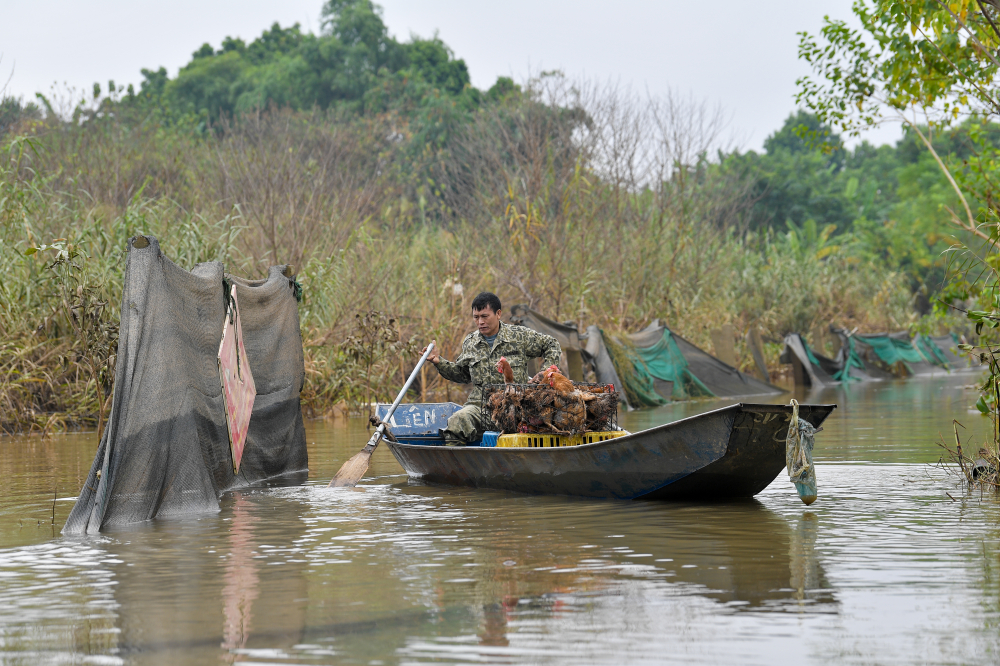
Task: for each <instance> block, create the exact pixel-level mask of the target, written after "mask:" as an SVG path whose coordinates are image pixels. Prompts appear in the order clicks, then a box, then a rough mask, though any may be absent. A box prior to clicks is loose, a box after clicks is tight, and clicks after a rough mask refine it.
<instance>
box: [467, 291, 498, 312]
mask: <svg viewBox="0 0 1000 666" xmlns="http://www.w3.org/2000/svg"><path fill="white" fill-rule="evenodd" d="M487 306H489V308H490V309H492V310H493V312H500V308H501V305H500V299H499V298H498V297H497V295H496V294H494V293H493V292H491V291H483V292H480V294H479V295H478V296H476V297H475V298H473V299H472V311H473V312H475V311H476V310H485V309H486V308H487Z"/></svg>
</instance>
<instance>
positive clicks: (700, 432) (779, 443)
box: [386, 403, 836, 500]
mask: <svg viewBox="0 0 1000 666" xmlns="http://www.w3.org/2000/svg"><path fill="white" fill-rule="evenodd" d="M457 408H458V405H454V404H453V403H443V404H442V403H438V404H421V405H401V406H400V407H399V408H398V409H397V411H396V414H395V415H394V416H393V418H392V420H391V421H390V429H391V431H392V432H393V433H394V434H395V436H396V437H397V439H398V440H399V441H395V442H392V441H386V445H387V446H388V447H389V450H390V451H392V454H393V455H394V456H395V457H396V460H398V461H399V464H400V465H402V466H403V469H405V470H406V473H407V474H408V475H409V476H410V477H411V478H414V479H420V480H423V481H426V482H430V483H441V484H449V485H460V486H473V487H476V488H495V489H498V490H512V491H516V492H521V493H531V494H555V495H578V496H582V497H601V498H614V499H650V500H689V499H700V500H704V499H710V500H717V499H734V498H740V497H753V496H754V495H756V494H757V493H759V492H760V491H762V490H764V488H766V487H767V486H768V484H770V483H771V481H773V480H774V479H775V477H777V476H778V474H779V473H781V471H782V470H783V469H784V468H785V436H786V435H787V433H788V423H789V420H790V419H791V414H792V408H791V406H790V405H755V404H745V403H740V404H736V405H732V406H730V407H723V408H722V409H716V410H713V411H709V412H705V413H704V414H698V415H697V416H691V417H689V418H685V419H681V420H679V421H675V422H673V423H668V424H666V425H662V426H658V427H656V428H650V429H649V430H643V431H641V432H637V433H633V434H630V435H626V436H624V437H618V438H615V439H611V440H607V441H604V442H595V443H593V444H583V445H580V446H567V447H561V448H489V447H483V446H467V447H446V446H439V445H435V444H439V443H440V442H441V440H439V439H438V429H439V428H443V427H444V426H445V423H446V422H447V418H448V416H450V414H451V412H453V411H454V409H457ZM834 409H836V405H800V406H799V416H800V418H803V419H805V420H806V421H808V422H809V423H811V424H813V426H815V427H817V428H818V427H819V426H820V425H821V424H822V423H823V421H824V420H826V417H827V416H829V415H830V413H831V412H832V411H833V410H834Z"/></svg>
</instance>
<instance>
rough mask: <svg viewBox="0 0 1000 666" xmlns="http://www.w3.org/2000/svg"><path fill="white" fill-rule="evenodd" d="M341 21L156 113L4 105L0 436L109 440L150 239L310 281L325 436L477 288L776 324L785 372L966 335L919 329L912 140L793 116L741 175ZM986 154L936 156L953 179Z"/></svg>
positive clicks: (386, 387) (701, 113)
mask: <svg viewBox="0 0 1000 666" xmlns="http://www.w3.org/2000/svg"><path fill="white" fill-rule="evenodd" d="M323 16H324V28H323V32H322V33H321V34H320V35H311V34H306V33H302V32H301V31H300V30H299V28H298V27H297V26H293V27H291V28H281V27H280V26H277V25H276V26H274V27H272V28H271V29H269V30H267V31H265V32H264V33H263V34H262V35H261V37H260V38H258V39H256V40H253V41H251V42H250V43H249V44H247V43H245V42H243V41H241V40H240V39H237V38H229V39H227V40H225V41H224V42H223V43H222V44H221V45H220V46H219V47H218V48H215V47H213V46H211V45H205V46H203V47H201V48H200V49H199V50H197V51H196V52H195V53H194V55H193V57H192V60H191V62H190V63H189V64H188V65H186V66H185V67H184V68H182V69H181V71H180V73H179V74H178V75H177V76H176V77H174V78H170V77H169V76H168V75H167V72H166V71H165V70H162V69H159V70H143V76H144V82H143V83H142V84H141V86H140V88H139V90H135V89H134V88H133V87H128V88H123V87H122V86H119V85H116V84H115V83H114V82H108V84H107V85H98V84H95V86H94V89H93V91H89V92H88V93H87V95H86V96H79V95H74V94H73V93H71V92H70V93H67V94H66V95H65V96H62V97H60V96H58V95H49V96H40V97H39V98H38V100H36V101H34V102H30V103H29V102H26V101H25V100H16V99H11V98H6V99H4V100H3V101H2V102H0V133H2V139H3V145H4V152H3V154H2V161H0V229H2V234H3V236H2V242H0V299H2V301H0V414H2V417H0V421H2V423H0V427H2V428H3V429H4V430H7V431H12V430H25V429H27V430H31V429H42V430H52V429H58V428H65V427H95V426H97V424H98V421H99V419H100V414H101V411H102V410H101V406H102V405H103V404H105V403H106V402H107V396H108V395H109V393H110V389H111V386H110V384H109V381H110V378H111V377H112V376H113V373H112V371H111V368H112V366H113V351H114V341H115V336H116V331H115V329H114V324H115V322H117V319H118V311H117V309H118V303H119V299H120V288H121V281H122V273H123V268H124V262H125V259H124V256H123V253H122V251H123V249H124V247H125V240H126V239H127V238H128V237H129V236H132V235H135V234H138V233H143V234H151V235H154V236H156V237H157V238H159V239H160V243H161V247H162V248H163V249H164V252H165V253H166V254H167V255H168V256H169V257H170V258H171V259H172V260H173V261H174V262H175V263H177V264H179V265H180V266H182V267H184V268H186V269H190V268H191V267H192V266H193V265H194V264H195V263H197V262H200V261H223V262H224V263H225V265H226V267H227V270H228V271H230V272H232V273H235V274H237V275H242V276H248V277H253V276H260V275H263V274H264V272H265V271H266V268H267V266H268V265H270V264H275V263H291V264H293V265H294V266H295V267H296V271H297V273H298V279H299V282H300V283H301V284H302V286H303V289H304V300H303V302H302V305H301V306H300V307H301V323H302V331H303V341H304V343H305V348H306V373H307V381H306V387H305V390H304V392H303V399H304V405H305V408H306V410H307V412H309V413H310V414H313V415H325V414H331V413H334V412H337V411H343V410H345V409H351V408H352V406H357V405H359V404H363V403H364V402H365V401H367V398H366V397H365V396H366V395H369V392H370V393H371V394H372V395H374V396H376V397H378V398H379V399H385V398H387V397H389V396H390V394H391V393H392V392H393V387H396V386H398V385H399V384H400V383H401V377H402V376H403V375H404V374H405V372H406V370H407V367H408V365H407V364H411V363H412V359H409V358H407V357H405V356H404V355H403V354H401V353H399V351H400V350H402V349H404V348H408V345H407V344H405V343H408V342H410V341H412V342H413V344H414V345H418V346H423V343H424V342H426V341H428V340H430V339H431V338H436V339H437V340H438V341H439V343H440V344H442V346H443V349H444V352H445V355H446V356H449V357H453V356H454V355H455V353H456V351H457V349H458V347H459V344H460V341H461V339H462V337H463V335H464V334H465V333H466V332H468V331H469V330H470V329H471V326H470V319H469V316H468V307H469V302H470V301H471V298H472V297H474V296H475V294H476V293H478V292H479V291H480V290H483V289H489V290H493V291H496V292H497V293H498V294H499V295H500V296H501V298H502V300H503V302H504V303H505V305H506V306H508V307H509V306H510V305H513V304H515V303H526V304H528V305H530V306H531V307H534V308H536V309H538V310H539V311H541V312H543V313H545V314H546V315H548V316H550V317H551V318H553V319H556V320H559V321H574V322H576V323H578V324H579V325H581V326H586V325H588V324H591V323H596V324H598V325H600V326H601V327H602V328H604V329H606V330H610V331H631V330H636V329H637V328H639V327H642V326H644V325H646V324H648V323H649V322H650V321H651V320H652V319H655V318H662V319H664V320H665V321H666V322H667V323H668V324H669V325H670V327H671V328H672V329H674V330H676V331H677V332H678V333H680V334H681V335H683V336H685V337H687V338H689V339H691V340H692V341H693V342H695V343H696V344H699V345H702V346H704V347H706V348H709V349H711V343H710V339H709V331H710V330H711V329H714V328H718V327H719V326H721V325H722V324H727V323H729V324H733V325H734V326H736V327H737V328H738V329H740V330H746V329H747V328H749V327H751V326H754V327H758V328H759V329H760V330H761V331H762V333H763V335H764V338H765V340H768V341H769V342H770V345H769V346H768V353H769V354H770V356H771V359H770V360H771V362H772V364H774V361H775V359H776V356H777V352H778V349H779V347H780V344H779V343H780V340H781V338H782V336H783V335H784V334H785V333H787V332H789V331H802V332H809V331H814V330H821V329H823V328H825V327H826V326H827V325H828V324H830V323H836V324H838V325H841V326H846V327H848V328H854V327H858V328H859V329H860V330H864V331H881V330H887V329H888V330H898V329H900V328H906V327H908V326H916V325H919V326H924V327H933V326H938V325H940V326H945V325H948V324H947V323H942V322H941V321H940V320H939V319H934V318H933V317H932V318H931V319H928V315H929V313H931V311H932V309H933V304H934V303H935V302H936V299H937V296H938V295H939V294H940V293H941V289H942V284H943V279H944V277H945V275H946V271H947V265H946V261H945V259H944V258H943V257H942V255H941V252H942V251H943V250H945V249H947V248H948V247H949V245H950V243H952V242H954V241H952V240H950V236H951V235H952V233H953V230H952V229H951V227H950V226H949V219H948V215H947V212H946V211H948V210H949V209H950V207H951V208H953V207H954V206H955V205H956V199H955V193H954V191H953V190H952V189H950V188H949V186H948V182H947V180H946V179H945V178H944V177H943V176H942V174H941V172H940V170H939V169H938V168H937V164H936V163H935V162H934V161H933V159H929V158H928V156H927V154H926V152H922V151H920V150H919V149H918V148H919V145H920V144H919V143H918V142H919V141H920V139H919V137H918V135H917V131H916V130H914V131H912V132H909V133H907V134H906V136H905V137H904V138H903V140H902V141H900V142H899V144H898V145H896V146H882V147H877V148H876V147H873V146H871V145H869V144H865V143H862V144H860V145H858V146H857V147H855V148H853V149H848V148H845V147H844V146H843V145H842V144H841V143H840V141H839V137H838V136H837V135H835V134H833V133H832V131H831V129H830V126H829V125H824V124H822V123H821V122H820V120H818V119H817V117H816V116H815V115H809V114H798V115H795V116H792V117H791V118H789V120H788V121H787V122H786V124H785V126H784V127H782V128H781V129H780V130H778V131H776V132H775V133H774V134H773V135H772V136H771V137H769V138H768V140H767V142H766V143H765V150H764V151H763V152H762V153H759V154H758V153H755V152H742V151H738V150H735V149H734V148H733V147H731V146H730V145H729V144H728V143H727V139H726V136H727V134H726V132H727V122H726V121H727V118H726V116H725V115H724V113H722V112H721V111H720V110H717V109H713V108H711V107H709V106H707V105H705V104H703V103H701V102H700V101H698V100H692V99H688V98H684V97H680V96H667V97H665V98H651V97H648V96H643V95H637V94H635V93H634V92H632V91H630V90H627V89H623V88H621V87H618V86H615V85H601V84H595V83H593V82H586V81H571V80H568V79H566V78H565V77H564V76H562V75H560V74H559V73H557V72H547V73H541V74H538V75H537V76H534V77H531V78H529V79H527V80H525V81H522V82H520V83H515V82H514V81H512V80H510V79H507V78H500V79H498V80H497V82H496V83H495V84H494V85H493V86H491V87H490V88H489V89H487V90H478V89H476V88H474V87H473V86H471V85H470V83H469V77H468V71H467V68H466V66H465V63H464V62H463V61H462V60H460V59H457V58H456V57H455V56H454V54H452V53H451V51H450V50H449V49H448V48H447V46H446V45H445V44H443V43H442V42H441V41H440V40H438V39H430V40H421V39H416V38H414V39H412V40H410V41H408V42H400V41H398V40H396V39H394V38H392V37H391V36H390V35H388V33H387V31H386V29H385V25H384V24H383V23H382V20H381V16H380V14H379V11H378V8H377V6H375V5H373V4H372V3H370V2H368V1H367V0H331V1H330V2H328V3H327V5H326V6H325V8H324V10H323ZM918 129H919V128H918ZM982 136H983V130H982V126H981V125H976V126H972V125H962V124H959V125H957V126H955V127H954V128H950V129H948V130H942V131H937V130H935V132H934V135H933V141H935V142H937V143H936V144H935V145H938V146H940V148H939V152H941V153H944V154H946V155H950V156H954V159H962V156H963V154H964V153H963V152H962V151H963V150H967V146H969V145H970V144H972V143H974V142H975V141H978V140H979V139H980V138H981V137H982ZM966 233H968V232H966ZM372 310H377V311H378V312H380V313H383V314H384V315H385V316H384V317H382V316H380V317H368V319H365V318H364V317H361V318H359V317H358V315H359V314H362V315H363V314H364V313H368V312H370V311H372ZM942 316H943V315H942ZM374 319H378V320H379V321H383V320H384V321H385V322H386V323H385V326H386V327H389V328H390V329H391V331H390V332H389V335H388V338H392V339H393V340H394V341H395V340H396V338H398V339H399V340H400V341H401V342H400V344H396V343H395V342H393V344H391V345H385V346H384V348H385V349H387V350H391V351H387V352H386V353H380V354H376V355H374V356H372V357H370V358H369V357H367V356H366V357H365V358H364V359H363V362H362V360H359V359H361V356H359V355H358V354H356V353H353V352H352V348H351V347H350V344H347V343H348V341H349V340H351V339H352V338H353V339H357V337H358V335H360V334H361V333H363V332H362V331H359V330H358V326H360V324H359V323H358V322H359V321H362V320H364V321H369V320H374ZM390 319H391V322H390V321H389V320H390ZM394 336H395V337H394ZM388 338H387V339H388ZM747 361H748V365H749V363H750V361H749V356H748V355H747ZM362 366H364V367H363V368H362ZM410 367H411V366H410ZM422 385H423V391H424V393H425V394H426V395H427V397H428V399H431V398H433V399H456V398H460V397H461V396H459V395H458V394H457V393H456V389H455V387H454V386H448V385H447V384H446V383H445V382H442V381H440V380H439V379H438V378H437V376H436V373H434V372H432V371H431V372H428V373H426V374H425V377H424V378H423V382H422Z"/></svg>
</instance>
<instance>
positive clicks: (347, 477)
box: [328, 342, 434, 488]
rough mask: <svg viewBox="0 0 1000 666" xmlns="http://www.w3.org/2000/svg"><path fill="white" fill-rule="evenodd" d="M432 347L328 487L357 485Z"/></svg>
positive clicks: (430, 346) (432, 345)
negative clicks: (367, 438)
mask: <svg viewBox="0 0 1000 666" xmlns="http://www.w3.org/2000/svg"><path fill="white" fill-rule="evenodd" d="M433 349H434V343H433V342H432V343H430V344H429V345H427V351H425V352H424V355H423V356H421V357H420V360H419V361H417V367H415V368H413V372H411V373H410V376H409V378H408V379H407V380H406V383H405V384H403V388H402V390H400V392H399V395H397V396H396V402H394V403H392V407H390V408H389V412H388V413H387V414H386V415H385V418H384V419H382V425H380V426H379V427H378V428H376V429H375V433H374V434H373V435H372V437H371V439H369V440H368V443H367V444H366V445H365V448H363V449H361V452H360V453H356V454H354V455H353V456H352V457H351V459H350V460H348V461H347V462H345V463H344V464H343V465H342V466H341V468H340V471H339V472H337V474H336V476H334V477H333V479H332V480H331V481H330V485H329V486H328V487H330V488H340V487H348V488H349V487H353V486H356V485H358V481H360V480H361V477H363V476H364V475H365V472H367V471H368V465H369V464H370V463H371V459H372V453H374V452H375V448H376V447H377V446H378V444H379V442H381V441H382V436H383V435H384V434H385V424H386V423H387V422H388V421H389V419H391V418H392V414H393V412H395V411H396V408H397V407H399V403H400V402H402V401H403V396H404V395H406V392H407V391H408V390H409V388H410V384H412V383H413V380H414V378H416V376H417V373H418V372H420V368H422V367H423V365H424V361H426V360H427V357H428V356H430V354H431V351H433Z"/></svg>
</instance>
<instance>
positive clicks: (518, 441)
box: [497, 430, 630, 449]
mask: <svg viewBox="0 0 1000 666" xmlns="http://www.w3.org/2000/svg"><path fill="white" fill-rule="evenodd" d="M628 434H630V433H628V432H626V431H625V430H611V431H604V432H585V433H583V434H582V435H539V434H536V433H518V434H516V435H500V437H498V438H497V446H498V447H501V448H508V449H509V448H518V449H529V448H530V449H537V448H554V447H563V446H580V445H581V444H593V443H594V442H603V441H605V440H608V439H614V438H616V437H622V436H624V435H628Z"/></svg>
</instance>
